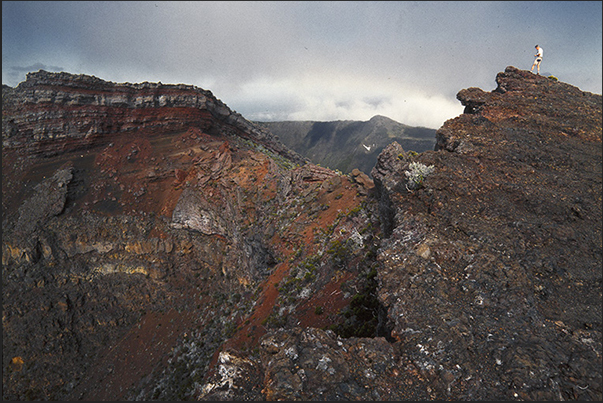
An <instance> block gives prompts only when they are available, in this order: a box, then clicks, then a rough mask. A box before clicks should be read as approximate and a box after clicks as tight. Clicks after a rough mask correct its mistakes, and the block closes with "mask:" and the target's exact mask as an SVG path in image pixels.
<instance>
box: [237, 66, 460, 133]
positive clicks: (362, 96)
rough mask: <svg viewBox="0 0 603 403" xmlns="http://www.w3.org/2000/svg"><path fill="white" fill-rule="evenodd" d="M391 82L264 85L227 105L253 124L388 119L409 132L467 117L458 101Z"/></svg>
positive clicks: (246, 88) (246, 87)
mask: <svg viewBox="0 0 603 403" xmlns="http://www.w3.org/2000/svg"><path fill="white" fill-rule="evenodd" d="M388 81H389V80H383V81H379V80H373V81H359V80H355V79H351V78H345V77H341V78H339V79H336V78H333V77H323V78H322V79H321V78H308V79H306V80H289V79H283V80H278V81H273V80H269V79H262V80H258V81H254V82H251V83H247V84H245V85H244V86H242V87H241V88H240V91H239V92H233V93H229V94H228V96H227V98H228V99H229V101H227V104H228V105H229V106H230V107H231V108H233V109H236V110H237V111H238V112H239V113H241V114H242V115H243V116H245V117H246V118H247V119H249V120H256V121H276V120H313V121H333V120H369V119H370V118H372V117H373V116H375V115H383V116H387V117H389V118H391V119H394V120H396V121H398V122H400V123H404V124H407V125H410V126H423V127H429V128H433V129H437V128H439V127H440V126H441V125H442V124H443V123H444V122H445V121H446V120H448V119H450V118H454V117H456V116H458V115H459V114H461V113H462V111H463V107H462V105H461V104H460V103H459V101H457V100H456V99H455V98H446V97H445V96H443V95H441V94H426V93H424V92H420V91H417V90H412V89H405V88H403V85H402V84H401V83H390V82H388Z"/></svg>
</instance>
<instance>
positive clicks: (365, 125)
mask: <svg viewBox="0 0 603 403" xmlns="http://www.w3.org/2000/svg"><path fill="white" fill-rule="evenodd" d="M255 123H257V124H258V125H261V126H264V127H265V128H267V129H268V130H269V131H270V132H272V133H273V134H274V135H276V136H277V137H278V138H279V139H280V140H281V141H282V142H283V143H284V144H285V145H286V146H288V147H289V148H291V149H292V150H294V151H295V152H297V153H299V154H301V155H303V156H304V157H306V158H308V159H310V160H311V161H312V162H314V163H316V164H320V165H323V166H326V167H328V168H331V169H336V170H339V171H341V172H343V173H350V172H351V171H352V170H354V169H355V168H357V169H359V170H360V171H362V172H364V173H366V174H367V175H370V172H371V169H372V168H373V167H374V166H375V164H376V162H377V156H378V155H379V154H380V153H381V151H382V150H383V149H384V148H385V147H386V146H387V145H388V144H390V143H391V142H393V141H396V142H398V143H399V144H400V145H401V146H402V147H403V148H404V150H406V151H411V150H412V151H416V152H417V153H421V152H423V151H427V150H433V149H434V146H435V143H436V135H435V132H436V131H435V130H434V129H428V128H425V127H413V126H408V125H405V124H402V123H399V122H396V121H395V120H392V119H390V118H388V117H385V116H380V115H376V116H373V117H372V118H371V119H370V120H368V121H355V120H338V121H330V122H329V121H327V122H317V121H281V122H255Z"/></svg>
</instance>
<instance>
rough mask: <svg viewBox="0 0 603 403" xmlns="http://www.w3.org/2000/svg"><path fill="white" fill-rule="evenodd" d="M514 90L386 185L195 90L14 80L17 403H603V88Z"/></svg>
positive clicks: (7, 321) (384, 170)
mask: <svg viewBox="0 0 603 403" xmlns="http://www.w3.org/2000/svg"><path fill="white" fill-rule="evenodd" d="M496 80H497V83H498V88H497V89H495V90H494V91H491V92H486V91H483V90H481V89H478V88H469V89H466V90H461V91H460V92H459V94H458V99H459V101H460V102H461V103H462V104H463V105H464V106H465V108H466V109H465V113H463V114H462V115H460V116H459V117H457V118H454V119H451V120H449V121H447V122H446V123H445V124H444V125H443V126H442V127H441V128H440V129H439V130H438V131H437V145H436V150H432V151H426V152H423V153H421V154H418V155H417V154H416V153H410V152H408V151H407V150H404V148H403V147H402V146H401V145H400V144H399V143H397V142H392V143H391V144H389V145H388V146H387V147H385V148H384V150H383V152H382V153H381V154H380V155H379V157H378V160H377V163H376V165H375V167H374V169H373V170H372V171H371V175H372V177H373V180H371V179H370V178H369V177H368V175H366V173H362V172H361V171H360V170H358V171H353V172H352V173H351V174H350V175H342V174H340V173H337V172H335V171H332V170H330V169H328V168H323V167H319V166H316V165H313V164H311V163H306V162H305V160H304V159H300V158H298V157H295V154H292V152H290V151H288V150H281V149H280V148H279V147H281V146H279V145H278V144H276V143H274V142H273V138H272V136H271V135H270V133H268V132H266V131H264V130H263V129H258V128H257V127H255V125H253V124H252V123H250V122H247V121H245V120H244V119H243V118H242V117H240V115H237V114H236V113H234V112H231V111H230V110H228V109H227V107H226V106H225V105H224V104H222V103H221V102H219V101H217V100H216V99H215V98H213V96H211V93H209V92H208V91H204V90H200V89H198V88H195V87H192V86H183V85H176V86H171V85H164V84H160V83H158V84H152V83H142V84H128V83H126V84H114V83H109V82H105V81H103V80H100V79H97V78H95V77H89V76H73V75H69V74H66V73H61V74H51V73H45V72H40V73H37V74H32V75H30V76H29V77H28V81H26V82H25V83H22V84H20V85H19V86H18V87H17V88H7V87H4V88H3V141H4V147H3V150H2V157H3V158H2V176H3V180H2V191H3V198H2V211H3V213H2V220H3V225H2V253H3V256H2V262H3V266H2V280H3V300H2V308H3V340H2V342H3V368H4V369H5V370H4V371H3V398H5V399H7V400H24V399H36V400H42V399H47V400H185V399H199V400H277V399H281V400H327V399H328V400H505V401H507V400H561V399H563V400H571V399H581V400H600V399H601V396H602V393H601V385H602V382H601V353H602V348H601V345H602V336H601V334H602V329H601V298H602V288H601V270H600V267H601V264H602V262H601V256H602V250H601V242H602V240H601V222H602V214H601V202H602V200H601V177H602V173H601V165H602V155H601V154H602V153H601V95H596V94H590V93H585V92H582V91H580V90H579V89H578V88H575V87H573V86H571V85H568V84H566V83H562V82H558V81H556V80H553V79H550V78H546V77H541V76H537V75H533V74H531V73H530V72H527V71H522V70H518V69H516V68H514V67H508V68H507V69H506V70H505V71H504V72H501V73H499V74H498V76H497V78H496ZM174 105H177V106H174ZM87 133H90V134H89V135H88V134H87Z"/></svg>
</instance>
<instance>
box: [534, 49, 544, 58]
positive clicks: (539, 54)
mask: <svg viewBox="0 0 603 403" xmlns="http://www.w3.org/2000/svg"><path fill="white" fill-rule="evenodd" d="M536 56H538V57H542V56H543V52H542V48H538V53H536Z"/></svg>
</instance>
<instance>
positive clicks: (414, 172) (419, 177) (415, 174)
mask: <svg viewBox="0 0 603 403" xmlns="http://www.w3.org/2000/svg"><path fill="white" fill-rule="evenodd" d="M408 168H409V170H408V171H405V172H404V174H405V175H406V177H407V178H408V183H407V184H406V187H407V189H408V190H416V189H420V188H421V187H422V186H423V181H424V180H425V178H426V177H427V176H428V175H430V174H431V173H432V172H433V171H434V169H435V168H434V167H433V165H429V166H427V165H425V164H422V163H420V162H411V163H410V165H408Z"/></svg>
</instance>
